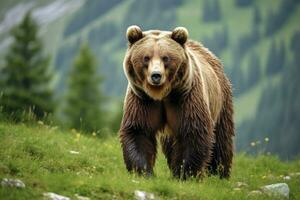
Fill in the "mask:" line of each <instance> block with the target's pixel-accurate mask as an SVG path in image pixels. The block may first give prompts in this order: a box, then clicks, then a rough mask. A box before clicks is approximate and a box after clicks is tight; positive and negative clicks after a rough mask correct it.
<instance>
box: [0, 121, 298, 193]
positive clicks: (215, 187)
mask: <svg viewBox="0 0 300 200" xmlns="http://www.w3.org/2000/svg"><path fill="white" fill-rule="evenodd" d="M0 146H1V148H0V178H1V179H2V178H18V179H21V180H22V181H23V182H24V183H25V184H26V188H25V189H16V188H7V187H0V199H41V198H42V194H43V192H55V193H58V194H61V195H65V196H69V197H71V198H74V195H75V194H79V195H82V196H87V197H90V198H91V199H113V198H114V199H134V196H133V193H134V190H144V191H147V192H152V193H154V194H155V196H156V197H157V198H156V199H158V198H159V199H249V197H247V195H248V193H249V192H250V191H252V190H255V189H258V188H259V187H261V186H263V185H266V184H272V183H277V182H284V181H283V179H282V175H287V174H289V173H292V172H298V171H299V169H300V160H297V161H293V162H282V161H280V160H278V159H277V158H276V157H274V156H266V155H261V156H258V157H250V156H246V155H245V154H239V155H236V156H235V158H234V166H233V173H232V178H231V179H230V180H220V179H219V178H218V177H206V178H204V179H203V180H201V181H199V180H198V181H197V180H189V181H184V182H182V181H179V180H176V179H173V178H172V176H171V174H170V172H169V169H168V168H167V165H166V161H165V159H164V158H163V156H162V155H161V154H159V156H158V160H157V163H156V167H155V174H156V175H155V177H152V178H143V177H138V176H136V175H133V174H129V173H127V171H126V170H125V166H124V164H123V159H122V154H121V148H120V145H119V141H118V138H117V136H114V137H109V138H105V139H101V138H99V137H95V136H85V135H81V134H80V133H76V132H74V131H62V130H59V129H57V128H55V127H49V126H45V125H38V124H36V125H24V124H21V125H15V124H9V123H0ZM72 150H73V151H78V152H80V153H79V154H76V155H74V154H71V153H70V151H72ZM297 170H298V171H297ZM239 181H242V182H245V183H247V184H248V187H245V188H241V190H235V189H234V188H235V187H236V184H237V182H239ZM287 183H288V185H289V187H290V190H291V193H290V196H291V198H290V199H300V190H299V184H300V177H292V179H291V180H290V181H288V182H287ZM258 199H273V198H272V197H268V196H265V195H262V196H260V197H259V198H258Z"/></svg>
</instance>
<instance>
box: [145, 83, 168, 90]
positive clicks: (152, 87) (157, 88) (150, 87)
mask: <svg viewBox="0 0 300 200" xmlns="http://www.w3.org/2000/svg"><path fill="white" fill-rule="evenodd" d="M148 87H149V89H150V90H156V91H160V90H162V89H163V88H164V85H163V84H161V85H152V84H148Z"/></svg>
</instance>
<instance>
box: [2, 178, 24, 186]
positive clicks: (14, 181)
mask: <svg viewBox="0 0 300 200" xmlns="http://www.w3.org/2000/svg"><path fill="white" fill-rule="evenodd" d="M1 185H2V186H3V187H5V186H8V187H16V188H25V184H24V183H23V182H22V181H21V180H19V179H9V178H4V179H2V181H1Z"/></svg>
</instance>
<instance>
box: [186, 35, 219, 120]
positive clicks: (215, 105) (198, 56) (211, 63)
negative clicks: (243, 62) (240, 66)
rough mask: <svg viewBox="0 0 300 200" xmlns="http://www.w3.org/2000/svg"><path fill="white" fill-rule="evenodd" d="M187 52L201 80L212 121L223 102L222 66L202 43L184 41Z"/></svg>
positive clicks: (216, 118)
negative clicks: (191, 57)
mask: <svg viewBox="0 0 300 200" xmlns="http://www.w3.org/2000/svg"><path fill="white" fill-rule="evenodd" d="M186 48H187V52H188V53H189V54H190V56H193V58H194V60H195V62H196V63H195V65H196V67H197V68H198V70H196V73H199V75H200V76H201V78H202V80H203V83H204V84H203V94H204V99H205V100H206V103H207V104H208V105H209V110H210V113H211V116H212V119H213V121H214V122H216V121H217V120H218V117H219V114H220V111H221V109H222V103H223V95H222V94H223V93H222V84H223V83H222V81H223V80H224V72H223V66H222V64H221V62H220V61H219V59H218V58H217V57H216V56H215V55H214V54H212V53H211V52H210V51H209V50H208V49H207V48H205V47H204V46H203V45H202V44H200V43H198V42H195V41H192V40H189V41H188V42H187V43H186Z"/></svg>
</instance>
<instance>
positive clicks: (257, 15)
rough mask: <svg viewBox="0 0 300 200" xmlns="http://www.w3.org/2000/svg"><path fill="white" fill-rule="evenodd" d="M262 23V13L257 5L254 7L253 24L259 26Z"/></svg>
mask: <svg viewBox="0 0 300 200" xmlns="http://www.w3.org/2000/svg"><path fill="white" fill-rule="evenodd" d="M261 21H262V19H261V13H260V10H259V8H258V6H257V5H255V6H254V13H253V24H254V25H258V24H260V23H261Z"/></svg>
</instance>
